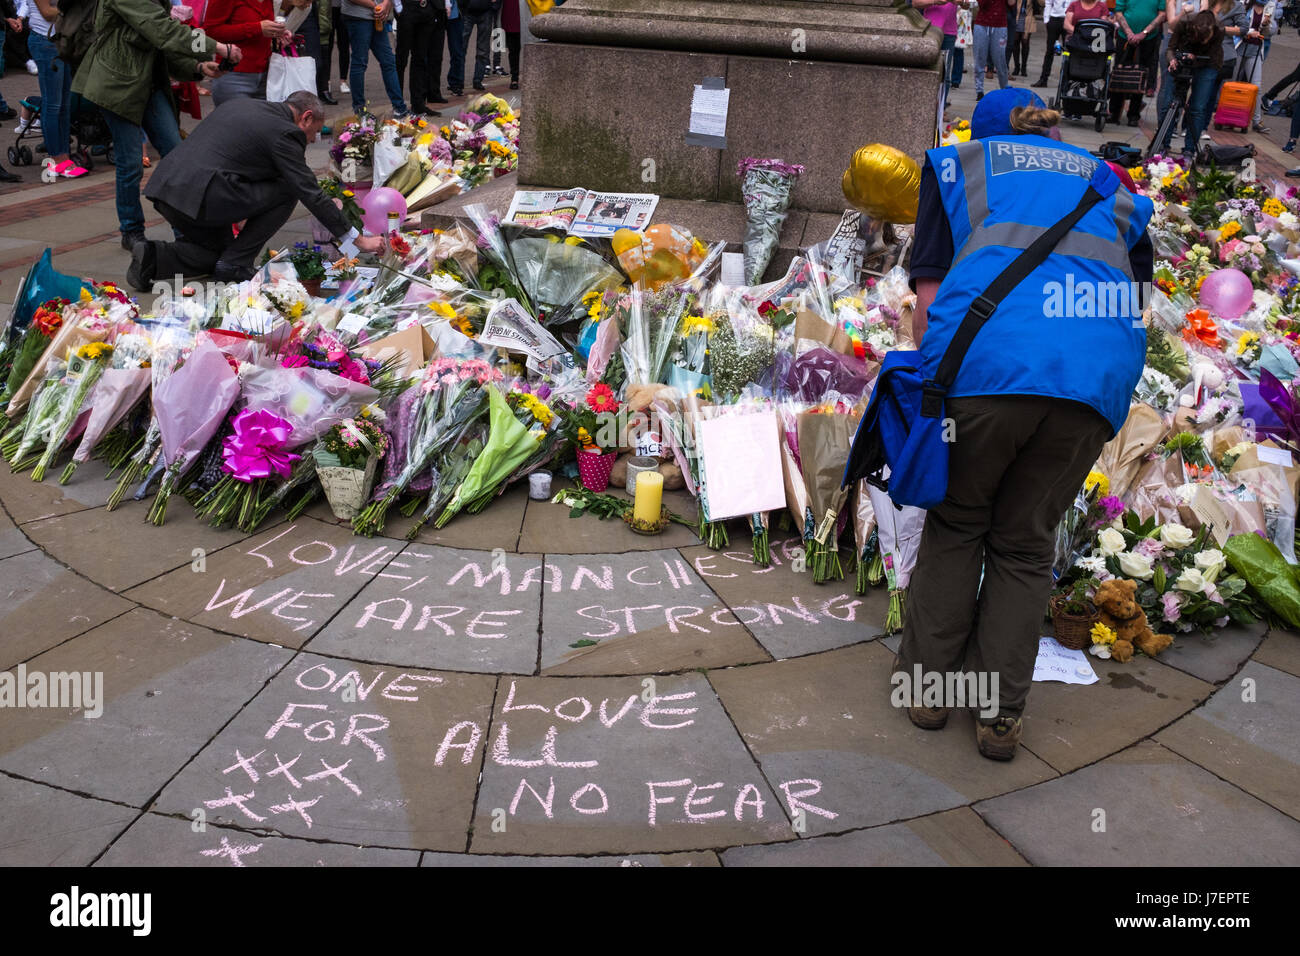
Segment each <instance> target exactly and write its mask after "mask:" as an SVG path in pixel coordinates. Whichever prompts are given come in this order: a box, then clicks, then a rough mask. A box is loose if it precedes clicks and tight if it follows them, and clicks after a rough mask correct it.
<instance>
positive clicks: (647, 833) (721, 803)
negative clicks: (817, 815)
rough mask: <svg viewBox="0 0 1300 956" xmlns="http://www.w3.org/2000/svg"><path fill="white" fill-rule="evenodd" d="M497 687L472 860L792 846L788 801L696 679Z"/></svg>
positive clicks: (529, 682)
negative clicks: (754, 845)
mask: <svg viewBox="0 0 1300 956" xmlns="http://www.w3.org/2000/svg"><path fill="white" fill-rule="evenodd" d="M500 681H501V683H500V686H499V687H498V690H497V697H496V707H495V715H494V718H493V722H492V740H491V741H490V744H489V751H488V759H487V760H486V762H485V764H484V769H483V780H482V784H481V785H480V788H479V795H478V800H477V801H476V803H475V807H474V835H473V840H472V842H471V844H470V850H471V852H473V853H484V854H491V855H504V854H511V853H526V854H538V853H554V854H573V853H579V854H582V853H611V852H613V853H656V852H668V851H672V850H696V849H706V848H709V847H715V846H729V845H733V844H737V843H753V842H760V843H768V842H773V841H777V840H784V839H793V838H794V833H793V832H792V831H791V829H790V823H789V819H788V818H787V816H786V815H785V804H784V802H783V797H784V795H783V794H781V793H780V791H779V790H778V791H777V792H775V793H774V791H773V789H772V788H771V787H770V786H769V784H768V782H767V781H766V780H764V779H763V776H762V774H760V773H759V770H758V768H757V767H756V766H755V765H754V761H753V760H752V759H751V758H750V756H749V754H748V753H747V752H746V750H745V746H744V744H743V743H742V742H741V740H740V738H739V737H738V736H737V734H736V731H735V728H734V727H733V726H732V725H731V722H730V720H728V718H727V715H726V713H724V712H723V709H722V707H721V705H720V704H719V702H718V699H717V697H716V696H715V695H714V693H713V690H712V688H710V687H709V683H708V681H707V680H705V679H704V677H703V676H702V675H700V674H687V675H683V676H677V677H658V678H654V679H653V684H649V685H647V684H646V683H644V681H643V680H642V679H641V678H637V677H622V678H619V677H603V678H602V677H589V678H552V677H522V678H513V677H503V678H501V679H500ZM646 694H648V695H650V700H649V701H647V700H645V699H644V696H643V695H646ZM557 711H558V713H557ZM552 785H554V791H553V792H552ZM778 786H779V781H778ZM795 792H796V793H797V792H798V788H795ZM742 798H743V801H744V802H743V803H738V801H740V800H741V799H742ZM688 811H689V813H690V814H692V815H693V816H694V819H691V818H688V816H687V812H688ZM710 814H716V816H709V815H710ZM494 821H495V822H496V823H497V826H496V828H495V829H494V827H493V824H494ZM502 825H504V831H502V830H501V827H502Z"/></svg>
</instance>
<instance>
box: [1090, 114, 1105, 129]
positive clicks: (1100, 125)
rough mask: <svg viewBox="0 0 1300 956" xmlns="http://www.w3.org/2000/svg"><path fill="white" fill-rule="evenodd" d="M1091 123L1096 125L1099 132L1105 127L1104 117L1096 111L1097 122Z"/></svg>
mask: <svg viewBox="0 0 1300 956" xmlns="http://www.w3.org/2000/svg"><path fill="white" fill-rule="evenodd" d="M1093 125H1095V126H1096V127H1097V132H1098V133H1100V132H1101V131H1102V130H1104V129H1105V128H1106V117H1105V116H1104V115H1103V114H1101V113H1098V114H1097V122H1096V123H1095V124H1093Z"/></svg>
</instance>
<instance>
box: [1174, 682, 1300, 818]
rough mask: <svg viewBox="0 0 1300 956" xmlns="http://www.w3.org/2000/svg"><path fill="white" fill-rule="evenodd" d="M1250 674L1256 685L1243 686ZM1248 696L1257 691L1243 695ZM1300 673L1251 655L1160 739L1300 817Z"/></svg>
mask: <svg viewBox="0 0 1300 956" xmlns="http://www.w3.org/2000/svg"><path fill="white" fill-rule="evenodd" d="M1247 680H1250V681H1253V682H1254V685H1253V686H1252V687H1250V688H1249V691H1248V690H1247V688H1246V687H1244V686H1243V684H1244V683H1245V681H1247ZM1243 696H1250V697H1252V699H1251V700H1243V699H1242V698H1243ZM1297 727H1300V677H1296V676H1295V675H1294V674H1288V673H1286V672H1285V671H1279V670H1275V669H1274V668H1272V667H1266V666H1265V665H1263V664H1260V663H1259V662H1258V661H1251V662H1249V663H1248V664H1247V665H1246V666H1245V667H1243V668H1242V669H1241V673H1240V674H1238V675H1237V677H1236V678H1235V679H1234V680H1232V681H1230V682H1229V683H1228V684H1227V685H1226V686H1224V687H1223V688H1222V689H1221V690H1219V691H1218V692H1217V693H1215V694H1214V696H1213V697H1211V698H1210V699H1209V700H1207V701H1206V702H1205V704H1204V705H1203V706H1201V707H1198V708H1196V710H1194V711H1192V712H1191V713H1190V714H1188V715H1187V716H1186V717H1184V718H1183V719H1182V720H1180V721H1178V722H1177V723H1176V724H1174V725H1173V726H1171V727H1166V728H1165V729H1164V730H1162V731H1161V732H1160V733H1159V734H1157V735H1156V740H1158V741H1160V743H1162V744H1164V745H1165V746H1166V747H1168V748H1169V749H1170V750H1173V751H1175V752H1177V753H1180V754H1182V755H1183V756H1184V757H1186V758H1187V759H1188V760H1190V761H1192V762H1193V763H1196V764H1199V765H1200V766H1202V767H1204V768H1205V769H1207V770H1209V771H1210V772H1211V773H1213V774H1215V775H1216V776H1219V777H1222V778H1223V779H1225V780H1228V781H1230V782H1232V783H1235V784H1236V785H1237V786H1239V787H1241V789H1243V790H1245V791H1246V792H1247V793H1250V794H1254V795H1255V796H1257V797H1259V798H1260V799H1261V800H1263V801H1264V802H1266V803H1269V804H1271V805H1273V806H1275V807H1277V808H1278V809H1280V810H1283V811H1285V812H1286V813H1289V814H1290V815H1291V816H1293V817H1296V818H1297V819H1300V737H1297V736H1296V728H1297Z"/></svg>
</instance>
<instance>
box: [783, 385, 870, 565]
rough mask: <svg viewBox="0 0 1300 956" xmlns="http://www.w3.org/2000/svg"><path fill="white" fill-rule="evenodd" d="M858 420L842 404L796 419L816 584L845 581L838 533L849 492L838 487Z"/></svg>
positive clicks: (847, 406)
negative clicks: (811, 521)
mask: <svg viewBox="0 0 1300 956" xmlns="http://www.w3.org/2000/svg"><path fill="white" fill-rule="evenodd" d="M860 418H861V412H856V413H855V412H854V411H853V409H852V407H851V406H849V405H848V404H847V403H845V402H835V403H833V404H832V403H827V404H825V405H822V406H818V407H814V408H811V409H809V410H808V411H806V412H803V413H801V414H800V415H799V418H798V422H797V428H798V430H799V462H800V465H801V471H802V474H803V479H804V486H805V487H806V488H807V489H808V506H809V507H810V508H811V509H812V513H813V516H814V519H815V521H816V528H815V530H814V531H813V537H812V542H811V554H810V555H809V564H811V566H812V572H813V581H814V582H815V583H817V584H822V583H824V582H826V581H829V580H831V579H836V580H838V579H841V578H843V577H844V570H843V568H842V567H841V565H840V549H839V538H838V531H839V518H840V509H841V508H842V507H843V506H844V502H845V500H846V499H847V497H848V489H847V488H843V487H841V486H840V483H841V480H842V478H843V476H844V462H845V461H847V460H848V457H849V446H850V445H852V443H853V433H854V431H856V429H857V424H858V421H859V419H860Z"/></svg>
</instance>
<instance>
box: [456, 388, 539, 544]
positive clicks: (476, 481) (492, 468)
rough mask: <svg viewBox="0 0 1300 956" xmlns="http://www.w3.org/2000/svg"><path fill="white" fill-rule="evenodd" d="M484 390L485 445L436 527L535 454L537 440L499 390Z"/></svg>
mask: <svg viewBox="0 0 1300 956" xmlns="http://www.w3.org/2000/svg"><path fill="white" fill-rule="evenodd" d="M484 390H485V391H486V392H487V400H488V438H487V444H486V445H484V446H483V450H482V452H481V453H480V454H479V456H478V457H477V458H476V459H475V460H474V464H473V465H471V466H470V469H469V471H468V473H466V475H465V478H464V480H463V481H461V483H460V484H459V485H458V486H457V487H456V491H455V493H454V494H453V495H452V497H451V501H449V502H448V503H447V507H446V509H445V510H444V511H443V513H442V514H441V515H440V516H439V517H438V527H440V528H441V527H443V526H444V525H445V524H447V522H448V521H450V520H451V519H452V518H453V517H455V516H456V514H458V513H459V512H460V511H461V510H462V509H464V508H465V507H467V506H468V505H469V504H471V503H472V502H474V501H476V500H477V499H478V498H480V497H481V496H483V495H487V494H491V493H492V491H493V490H494V489H495V488H496V487H497V485H499V484H500V483H501V482H503V481H505V480H506V479H507V478H509V477H510V475H511V474H512V473H513V472H514V471H515V469H516V468H518V467H519V466H520V465H522V464H523V463H524V461H525V460H526V459H527V458H528V456H529V455H532V454H535V453H536V452H537V444H538V443H537V437H536V436H535V435H534V434H533V432H532V431H531V430H530V429H529V427H528V426H527V425H525V424H524V423H523V422H521V421H520V420H519V419H518V418H517V417H516V416H515V413H514V411H513V410H512V409H511V408H510V406H509V405H508V404H507V403H506V399H505V396H504V395H502V394H501V390H500V389H499V388H497V387H496V386H495V385H487V386H485V388H484Z"/></svg>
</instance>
